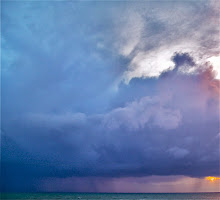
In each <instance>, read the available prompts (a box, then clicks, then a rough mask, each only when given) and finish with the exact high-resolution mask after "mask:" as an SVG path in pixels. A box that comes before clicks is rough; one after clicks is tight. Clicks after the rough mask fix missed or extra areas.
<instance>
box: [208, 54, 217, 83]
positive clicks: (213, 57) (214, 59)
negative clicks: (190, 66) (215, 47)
mask: <svg viewBox="0 0 220 200" xmlns="http://www.w3.org/2000/svg"><path fill="white" fill-rule="evenodd" d="M208 61H209V62H210V63H211V64H212V66H213V69H214V71H216V72H217V75H216V77H215V78H216V79H219V80H220V56H212V57H210V58H209V59H208Z"/></svg>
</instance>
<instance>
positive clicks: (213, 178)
mask: <svg viewBox="0 0 220 200" xmlns="http://www.w3.org/2000/svg"><path fill="white" fill-rule="evenodd" d="M205 179H206V180H209V181H211V182H214V181H216V180H220V177H213V176H208V177H206V178H205Z"/></svg>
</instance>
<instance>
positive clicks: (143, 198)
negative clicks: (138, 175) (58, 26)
mask: <svg viewBox="0 0 220 200" xmlns="http://www.w3.org/2000/svg"><path fill="white" fill-rule="evenodd" d="M5 199H11V200H12V199H22V200H25V199H30V200H32V199H40V200H53V199H64V200H66V199H69V200H70V199H77V200H79V199H80V200H89V199H93V200H95V199H104V200H115V199H116V200H117V199H118V200H197V199H200V200H220V193H175V194H174V193H173V194H165V193H157V194H155V193H152V194H136V193H135V194H124V193H123V194H112V193H2V194H1V200H5Z"/></svg>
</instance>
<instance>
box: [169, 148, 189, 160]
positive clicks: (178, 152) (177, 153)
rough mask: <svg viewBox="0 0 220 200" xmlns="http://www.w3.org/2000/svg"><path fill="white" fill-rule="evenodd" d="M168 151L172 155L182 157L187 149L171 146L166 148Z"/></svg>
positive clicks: (186, 152) (187, 152)
mask: <svg viewBox="0 0 220 200" xmlns="http://www.w3.org/2000/svg"><path fill="white" fill-rule="evenodd" d="M168 152H169V153H170V154H171V155H173V156H174V157H175V158H183V157H185V156H186V155H187V154H189V151H188V150H187V149H183V148H179V147H172V148H170V149H169V150H168Z"/></svg>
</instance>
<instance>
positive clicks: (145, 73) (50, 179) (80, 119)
mask: <svg viewBox="0 0 220 200" xmlns="http://www.w3.org/2000/svg"><path fill="white" fill-rule="evenodd" d="M122 10H123V12H122ZM218 12H219V7H218V6H217V5H216V1H199V2H195V1H173V2H163V3H161V2H142V1H140V2H114V1H113V2H17V1H9V2H3V3H2V36H1V37H2V102H1V103H2V133H1V135H2V137H1V164H2V165H1V171H2V182H1V186H2V187H1V189H2V191H48V190H49V189H48V187H49V185H50V183H54V184H55V186H54V187H56V184H57V181H59V180H62V181H63V182H62V183H63V186H62V188H63V190H65V188H66V187H67V188H68V189H67V190H68V191H90V192H94V191H95V192H99V191H105V190H104V189H103V188H102V189H100V188H101V185H102V183H105V185H106V191H119V189H117V190H114V189H113V188H112V184H113V182H114V180H115V179H118V182H120V181H122V182H123V181H125V182H126V180H128V179H129V180H130V179H132V178H137V179H138V178H140V179H141V177H150V176H170V177H172V176H180V177H182V176H184V177H185V176H186V177H191V178H195V179H196V180H197V178H198V179H200V178H204V177H205V176H220V171H219V167H220V166H219V159H220V156H219V139H218V136H219V91H220V82H219V79H218V78H217V77H218V73H219V71H218V68H217V67H216V62H215V61H213V59H211V58H213V57H218V56H219V47H218V45H217V44H218V42H219V37H218V35H219V29H218V26H217V24H218V23H219V18H218V17H219V14H218ZM171 13H172V14H171ZM21 180H24V181H22V182H21ZM112 180H113V181H112ZM116 182H117V181H116ZM68 183H72V188H69V186H67V185H68ZM73 183H75V184H73ZM78 183H83V184H82V186H81V187H79V185H78ZM118 187H119V188H120V186H118ZM108 188H109V190H108ZM122 190H123V188H122Z"/></svg>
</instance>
